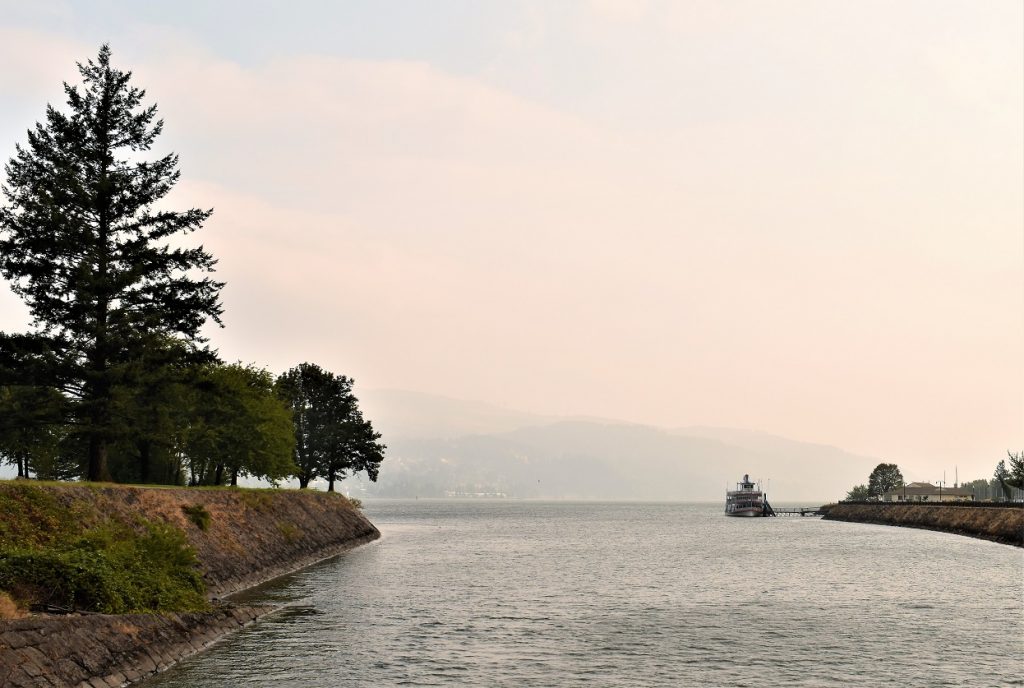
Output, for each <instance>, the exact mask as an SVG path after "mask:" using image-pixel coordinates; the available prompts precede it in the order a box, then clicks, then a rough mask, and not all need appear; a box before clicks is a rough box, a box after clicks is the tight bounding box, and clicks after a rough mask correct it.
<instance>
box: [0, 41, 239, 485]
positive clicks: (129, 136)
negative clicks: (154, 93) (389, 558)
mask: <svg viewBox="0 0 1024 688" xmlns="http://www.w3.org/2000/svg"><path fill="white" fill-rule="evenodd" d="M79 72H80V73H81V77H82V83H81V85H79V86H71V85H65V88H64V91H65V94H66V97H67V106H68V107H67V111H66V112H62V111H59V110H57V109H56V108H53V107H47V109H46V121H45V123H42V124H37V125H36V126H35V127H34V128H33V129H31V130H29V132H28V143H27V145H25V146H21V145H19V146H17V147H16V148H15V151H16V152H15V155H14V157H13V158H12V159H11V160H10V161H9V162H8V164H7V167H6V172H7V185H6V186H5V187H4V189H3V191H4V195H5V196H6V198H7V201H8V203H9V205H8V206H6V207H3V208H0V273H2V275H3V276H4V277H5V278H6V279H8V280H9V281H10V283H11V285H12V288H13V290H14V291H15V293H16V294H18V295H19V296H21V297H22V299H23V300H24V301H25V303H26V305H27V306H28V308H29V311H30V313H31V315H32V319H33V322H34V323H35V324H36V326H37V331H36V332H34V333H33V334H32V335H30V336H29V337H28V338H27V340H34V341H24V342H21V341H19V346H21V344H24V345H25V346H24V347H22V348H24V349H25V350H26V351H29V350H31V351H30V353H31V355H26V356H22V357H21V358H22V359H23V360H22V363H25V362H26V361H27V362H29V363H31V364H32V369H33V370H34V371H35V372H34V374H35V375H37V380H36V381H35V382H32V383H31V384H44V385H47V386H51V387H53V388H55V389H58V390H60V391H61V392H62V393H63V394H65V395H66V396H67V397H68V399H69V400H70V401H72V402H73V403H72V404H70V405H69V420H71V421H73V427H74V428H75V431H76V432H77V433H79V434H80V436H81V440H82V444H84V448H85V453H86V456H87V476H88V478H89V479H90V480H100V479H107V478H108V473H107V465H106V462H107V457H108V453H109V451H110V447H111V445H112V444H113V443H114V442H116V441H117V440H118V437H119V435H120V434H121V433H122V431H123V429H124V428H123V423H122V421H121V420H120V419H119V417H118V415H117V411H116V402H117V398H118V395H119V393H120V392H119V389H120V388H122V387H124V386H125V385H126V384H129V383H130V377H131V374H132V367H133V365H135V363H136V362H137V361H139V360H141V359H143V358H144V355H143V352H145V350H146V349H147V347H149V346H150V345H151V344H152V340H153V338H154V337H158V336H171V337H176V338H179V339H180V341H181V342H183V343H187V344H188V345H189V346H190V347H198V346H200V345H201V344H202V343H203V339H202V336H201V334H200V328H201V327H202V326H203V324H204V322H205V321H206V320H207V319H208V318H212V319H213V320H214V321H216V322H218V323H219V322H220V314H221V306H220V304H219V303H218V294H219V291H220V289H221V287H222V286H223V285H222V283H220V282H216V281H214V280H212V279H211V278H210V277H209V276H208V275H209V273H212V272H213V269H214V265H215V263H216V261H215V260H214V259H213V258H212V257H211V256H210V255H209V254H208V253H206V251H205V250H204V249H203V248H202V247H198V248H184V247H182V246H181V243H182V242H181V240H180V237H181V235H183V234H188V233H190V232H193V231H195V230H196V229H198V228H199V227H200V226H201V225H202V224H203V222H204V221H205V220H206V219H207V218H208V217H209V216H210V214H211V212H212V211H210V210H200V209H195V208H193V209H190V210H186V211H183V212H175V211H172V210H170V209H168V208H166V207H164V206H163V205H162V201H163V199H164V198H165V197H166V196H167V194H168V193H169V192H170V191H171V189H172V188H173V187H174V185H175V184H176V183H177V181H178V178H179V172H178V169H177V167H178V158H177V156H176V155H174V154H168V155H164V156H163V157H159V158H157V159H154V160H147V159H145V157H146V156H145V154H146V153H147V152H148V151H150V150H151V148H152V146H153V144H154V142H155V141H156V139H157V137H158V136H159V135H160V133H161V131H162V129H163V122H162V121H161V120H158V119H156V106H148V107H147V106H144V105H143V98H144V96H145V92H144V91H142V90H140V89H138V88H135V87H134V86H132V85H131V84H130V82H131V73H130V72H124V71H121V70H119V69H116V68H114V67H112V66H111V64H110V49H109V48H108V47H107V46H105V45H104V46H103V47H102V48H101V49H100V51H99V54H98V55H97V58H96V60H95V61H93V60H89V61H88V62H86V63H85V64H79ZM9 341H14V340H11V339H10V338H8V339H7V340H5V341H4V343H5V344H7V343H8V342H9ZM7 358H16V357H14V356H10V357H9V356H7V354H6V352H4V355H3V356H0V359H3V360H4V361H5V360H6V359H7ZM19 367H21V366H18V365H9V364H5V365H4V366H3V369H4V370H16V369H17V368H19ZM0 384H6V382H5V381H4V380H2V379H0Z"/></svg>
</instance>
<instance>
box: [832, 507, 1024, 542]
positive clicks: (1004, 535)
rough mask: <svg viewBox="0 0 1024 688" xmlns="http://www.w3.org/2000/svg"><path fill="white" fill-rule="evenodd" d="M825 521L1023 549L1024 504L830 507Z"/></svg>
mask: <svg viewBox="0 0 1024 688" xmlns="http://www.w3.org/2000/svg"><path fill="white" fill-rule="evenodd" d="M824 518H825V519H827V520H833V521H852V522H856V523H875V524H879V525H889V526H903V527H907V528H924V529H927V530H938V531H942V532H945V533H954V534H957V535H967V536H969V537H976V538H981V539H984V540H991V541H993V542H1000V543H1003V544H1007V545H1013V546H1015V547H1024V505H1017V506H1005V507H1003V506H997V505H991V506H990V505H985V508H980V506H957V505H955V504H892V503H887V502H877V503H844V502H839V503H838V504H833V505H830V506H829V507H828V508H827V510H826V513H825V516H824Z"/></svg>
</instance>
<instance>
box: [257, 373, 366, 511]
mask: <svg viewBox="0 0 1024 688" xmlns="http://www.w3.org/2000/svg"><path fill="white" fill-rule="evenodd" d="M352 384H353V380H352V379H351V378H348V377H346V376H344V375H335V374H333V373H330V372H327V371H325V370H323V369H322V368H320V367H319V366H317V365H314V364H312V363H302V364H300V365H298V366H296V367H295V368H292V369H291V370H289V371H288V372H286V373H284V374H283V375H282V376H281V377H279V378H278V380H277V390H278V394H280V395H281V396H282V398H284V399H285V400H286V403H287V404H288V406H289V408H290V409H291V411H292V421H293V427H294V433H295V464H296V465H297V467H298V469H299V472H298V478H299V486H300V487H303V488H304V487H306V486H307V485H308V484H309V482H310V481H311V480H313V479H314V478H316V477H322V478H326V479H327V485H328V488H327V489H328V490H329V491H331V492H333V491H334V483H335V482H336V481H337V480H340V479H343V478H344V477H345V476H346V475H347V474H348V473H356V472H359V471H365V472H366V475H367V476H368V477H369V478H370V480H372V481H376V480H377V475H378V472H379V469H380V464H381V462H382V461H383V460H384V451H385V449H386V447H385V445H383V444H381V443H380V442H378V440H379V439H380V437H381V436H380V433H378V432H375V431H374V429H373V425H372V424H371V423H370V421H368V420H366V419H365V418H363V414H362V412H361V411H360V410H359V400H358V399H356V397H355V396H354V395H353V394H352Z"/></svg>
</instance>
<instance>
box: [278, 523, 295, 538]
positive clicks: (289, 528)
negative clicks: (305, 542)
mask: <svg viewBox="0 0 1024 688" xmlns="http://www.w3.org/2000/svg"><path fill="white" fill-rule="evenodd" d="M277 531H278V532H279V533H281V537H283V538H284V539H285V541H287V542H295V541H296V540H297V539H298V538H299V535H300V531H299V529H298V528H297V527H296V526H295V524H294V523H288V522H287V521H278V523H277Z"/></svg>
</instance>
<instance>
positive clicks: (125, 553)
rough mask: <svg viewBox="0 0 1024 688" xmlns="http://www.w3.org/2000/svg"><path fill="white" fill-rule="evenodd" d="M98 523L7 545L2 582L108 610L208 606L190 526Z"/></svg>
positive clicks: (42, 596)
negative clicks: (63, 535)
mask: <svg viewBox="0 0 1024 688" xmlns="http://www.w3.org/2000/svg"><path fill="white" fill-rule="evenodd" d="M141 527H142V530H143V532H141V533H140V532H137V531H135V530H134V529H132V528H130V527H128V526H127V525H124V524H108V525H106V526H103V527H98V528H94V529H92V530H90V531H88V532H86V533H84V534H82V535H80V536H79V537H77V538H74V539H73V540H70V541H65V542H63V543H54V544H53V546H51V547H46V548H21V549H6V550H3V551H0V589H4V590H10V591H12V592H15V593H16V597H18V598H19V600H21V601H22V602H24V603H26V604H28V605H55V606H58V607H63V608H65V609H80V610H86V611H94V612H103V613H106V614H125V613H131V612H149V611H187V610H201V609H207V608H208V606H209V603H208V602H207V601H206V597H205V585H204V583H203V580H202V576H200V574H199V572H198V570H197V568H196V556H195V552H194V551H193V550H192V548H191V547H189V545H188V541H187V540H186V539H185V535H184V533H182V532H181V531H180V530H178V529H176V528H174V527H173V526H170V525H168V524H166V523H150V522H144V523H143V524H142V525H141Z"/></svg>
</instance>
